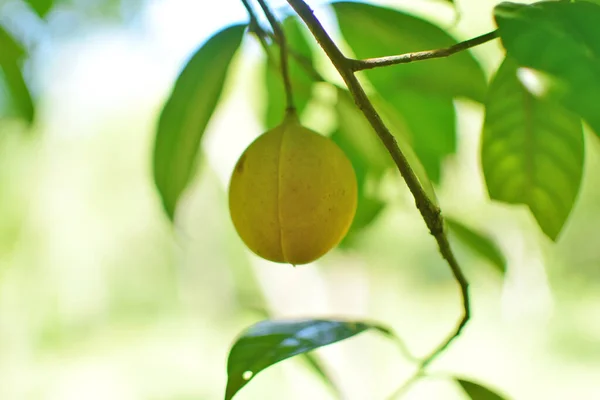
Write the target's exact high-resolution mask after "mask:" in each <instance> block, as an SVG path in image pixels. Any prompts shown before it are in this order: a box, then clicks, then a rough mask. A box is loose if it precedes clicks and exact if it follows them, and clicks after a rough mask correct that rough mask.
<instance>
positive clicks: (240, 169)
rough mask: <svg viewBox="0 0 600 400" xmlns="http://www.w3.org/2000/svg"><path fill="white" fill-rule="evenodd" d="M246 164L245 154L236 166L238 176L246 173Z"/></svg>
mask: <svg viewBox="0 0 600 400" xmlns="http://www.w3.org/2000/svg"><path fill="white" fill-rule="evenodd" d="M245 162H246V155H245V154H243V155H242V156H241V157H240V159H239V160H238V162H237V165H236V166H235V172H237V173H238V174H241V173H242V172H244V163H245Z"/></svg>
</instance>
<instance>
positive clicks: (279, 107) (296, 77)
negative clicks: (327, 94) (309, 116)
mask: <svg viewBox="0 0 600 400" xmlns="http://www.w3.org/2000/svg"><path fill="white" fill-rule="evenodd" d="M283 28H284V30H285V36H286V40H287V43H288V46H289V48H290V50H291V51H292V52H293V53H294V57H292V56H290V57H289V59H288V65H289V73H290V80H291V83H292V90H293V93H294V105H295V106H296V110H297V111H298V113H299V114H301V113H302V111H303V110H304V109H305V108H306V105H307V104H308V102H309V100H310V98H311V95H312V88H313V79H312V78H311V77H310V75H308V73H307V72H306V70H305V69H304V67H303V66H302V64H301V63H300V62H299V61H298V60H297V58H296V57H302V59H303V60H304V61H303V62H305V63H308V65H312V64H313V54H312V50H311V47H310V45H309V44H308V41H307V40H306V37H305V35H304V33H303V32H302V29H301V25H300V23H299V22H298V19H297V18H295V17H288V18H286V19H285V20H284V22H283ZM272 47H273V50H274V51H272V53H271V54H274V55H275V58H274V60H273V61H274V62H277V65H273V64H272V63H269V62H268V61H267V63H266V65H265V73H266V76H265V79H266V89H267V109H266V115H265V124H266V128H267V129H271V128H274V127H275V126H277V125H279V124H280V123H281V122H282V120H283V115H284V111H285V106H286V104H285V103H286V100H285V89H284V86H283V80H282V78H281V70H280V69H279V48H278V47H277V46H272Z"/></svg>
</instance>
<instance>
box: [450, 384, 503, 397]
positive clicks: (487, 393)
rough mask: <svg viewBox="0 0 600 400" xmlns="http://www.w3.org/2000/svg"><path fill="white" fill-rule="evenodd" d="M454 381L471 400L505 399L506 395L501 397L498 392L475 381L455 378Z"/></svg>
mask: <svg viewBox="0 0 600 400" xmlns="http://www.w3.org/2000/svg"><path fill="white" fill-rule="evenodd" d="M456 382H458V384H459V385H460V386H461V387H462V389H463V390H464V391H465V392H466V393H467V395H468V396H469V398H471V399H472V400H505V399H507V398H506V397H502V396H500V395H499V394H497V393H495V392H492V391H491V390H490V389H487V388H485V387H483V386H481V385H479V384H477V383H474V382H471V381H466V380H462V379H456Z"/></svg>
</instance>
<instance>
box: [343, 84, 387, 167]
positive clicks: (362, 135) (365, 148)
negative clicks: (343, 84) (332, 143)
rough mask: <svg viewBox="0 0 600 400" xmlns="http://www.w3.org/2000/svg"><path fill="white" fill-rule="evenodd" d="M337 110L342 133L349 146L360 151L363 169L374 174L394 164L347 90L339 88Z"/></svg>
mask: <svg viewBox="0 0 600 400" xmlns="http://www.w3.org/2000/svg"><path fill="white" fill-rule="evenodd" d="M335 112H336V114H337V118H338V129H339V131H340V135H341V136H342V137H343V140H344V142H345V143H346V146H347V147H351V148H352V149H353V151H354V152H356V153H359V155H358V156H359V157H360V158H361V160H362V161H363V163H364V166H365V171H363V172H364V173H365V174H366V172H367V170H368V171H370V172H372V173H374V174H381V173H382V172H383V171H385V170H386V169H387V168H389V167H391V166H393V165H394V164H393V160H392V158H391V157H390V155H389V153H388V151H387V149H386V148H385V146H384V145H383V143H382V142H381V140H380V139H379V138H378V137H377V134H376V133H375V131H374V130H373V128H372V127H371V124H369V121H367V119H366V117H365V116H364V115H363V113H362V112H361V111H360V110H359V109H358V107H357V106H356V104H355V103H354V100H353V99H352V96H351V95H350V93H349V92H348V91H347V90H343V89H339V90H338V93H337V103H336V105H335ZM357 173H360V172H359V171H357Z"/></svg>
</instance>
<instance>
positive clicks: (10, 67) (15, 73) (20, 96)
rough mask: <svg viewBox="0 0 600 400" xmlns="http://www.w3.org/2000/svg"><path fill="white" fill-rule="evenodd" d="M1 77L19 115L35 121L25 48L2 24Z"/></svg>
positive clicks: (0, 41)
mask: <svg viewBox="0 0 600 400" xmlns="http://www.w3.org/2000/svg"><path fill="white" fill-rule="evenodd" d="M0 49H1V50H0V69H1V71H0V79H4V82H5V86H6V88H7V89H8V95H9V97H10V98H9V103H10V104H11V105H12V107H11V108H14V109H15V112H16V114H17V115H18V116H19V117H22V118H24V119H25V120H26V121H28V122H29V123H31V122H33V119H34V116H35V107H34V104H33V99H32V96H31V93H30V91H29V88H28V87H27V83H26V82H25V78H24V77H23V71H22V69H21V68H22V63H23V59H24V58H25V54H26V52H25V49H24V48H23V47H22V46H21V45H20V44H19V43H17V41H16V40H15V39H14V38H13V37H12V36H11V35H10V34H9V33H8V32H7V31H5V30H4V29H3V28H2V27H1V26H0Z"/></svg>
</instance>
